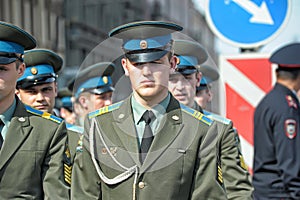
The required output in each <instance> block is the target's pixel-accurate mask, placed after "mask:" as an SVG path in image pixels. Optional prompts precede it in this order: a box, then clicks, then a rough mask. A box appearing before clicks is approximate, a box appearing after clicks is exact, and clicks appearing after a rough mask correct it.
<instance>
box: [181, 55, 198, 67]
mask: <svg viewBox="0 0 300 200" xmlns="http://www.w3.org/2000/svg"><path fill="white" fill-rule="evenodd" d="M177 57H178V58H179V60H180V63H179V64H178V65H179V66H181V65H182V66H196V65H198V60H197V58H196V57H194V56H177Z"/></svg>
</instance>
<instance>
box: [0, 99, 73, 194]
mask: <svg viewBox="0 0 300 200" xmlns="http://www.w3.org/2000/svg"><path fill="white" fill-rule="evenodd" d="M16 99H17V105H16V110H15V112H14V114H13V117H12V119H11V123H10V126H9V127H8V130H7V133H6V138H5V141H4V143H3V146H2V148H1V151H0V199H68V190H67V186H66V185H65V182H64V179H63V164H62V162H63V152H64V148H65V147H64V144H65V141H66V138H67V135H66V127H65V123H64V122H63V121H61V120H60V119H59V118H56V117H54V116H52V115H50V114H49V115H45V113H43V112H41V111H37V110H35V109H33V108H30V107H28V109H27V110H26V108H25V106H24V105H23V104H22V103H21V102H20V101H19V100H18V98H17V97H16ZM42 115H43V117H41V116H42ZM45 117H47V118H48V119H45Z"/></svg>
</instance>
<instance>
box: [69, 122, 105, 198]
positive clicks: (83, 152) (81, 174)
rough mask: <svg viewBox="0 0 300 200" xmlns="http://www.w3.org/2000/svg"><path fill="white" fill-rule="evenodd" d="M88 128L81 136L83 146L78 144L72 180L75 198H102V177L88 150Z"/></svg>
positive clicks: (72, 194) (72, 190)
mask: <svg viewBox="0 0 300 200" xmlns="http://www.w3.org/2000/svg"><path fill="white" fill-rule="evenodd" d="M85 124H87V123H85ZM88 130H89V126H87V125H86V126H85V131H84V135H83V136H82V137H81V141H82V143H81V145H82V146H78V147H77V150H76V155H75V160H74V164H73V170H72V182H71V197H72V199H73V200H82V199H101V197H100V196H101V187H100V186H101V185H100V178H99V176H98V174H97V171H96V169H95V167H94V164H93V161H92V158H91V155H90V153H89V150H88ZM79 144H80V142H79Z"/></svg>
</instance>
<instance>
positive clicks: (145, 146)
mask: <svg viewBox="0 0 300 200" xmlns="http://www.w3.org/2000/svg"><path fill="white" fill-rule="evenodd" d="M142 119H143V120H144V121H145V130H144V134H143V139H142V143H141V149H140V161H141V163H143V162H144V160H145V158H146V155H147V153H148V150H149V148H150V146H151V143H152V140H153V132H152V130H151V127H150V123H151V121H152V120H154V119H155V115H154V114H153V112H152V111H149V110H147V111H145V113H144V114H143V116H142Z"/></svg>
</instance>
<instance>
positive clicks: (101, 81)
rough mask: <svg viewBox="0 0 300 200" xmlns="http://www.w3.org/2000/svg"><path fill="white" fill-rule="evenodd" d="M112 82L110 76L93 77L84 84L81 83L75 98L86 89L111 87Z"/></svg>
mask: <svg viewBox="0 0 300 200" xmlns="http://www.w3.org/2000/svg"><path fill="white" fill-rule="evenodd" d="M111 84H112V80H111V77H110V76H105V78H104V77H101V76H100V77H94V78H91V79H89V80H87V81H85V82H83V83H82V84H81V85H80V86H79V87H78V89H77V91H76V93H75V97H76V98H78V97H79V94H80V93H81V92H83V91H85V90H87V89H94V88H97V87H101V86H106V85H111Z"/></svg>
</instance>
